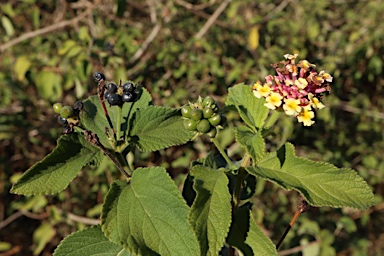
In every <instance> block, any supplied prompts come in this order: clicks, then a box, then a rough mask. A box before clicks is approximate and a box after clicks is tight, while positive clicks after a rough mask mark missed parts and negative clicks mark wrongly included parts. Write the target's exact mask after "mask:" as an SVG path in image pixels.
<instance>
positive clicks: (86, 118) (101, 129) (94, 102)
mask: <svg viewBox="0 0 384 256" xmlns="http://www.w3.org/2000/svg"><path fill="white" fill-rule="evenodd" d="M83 103H84V111H82V112H81V113H80V123H81V126H83V127H84V128H85V129H87V130H91V131H93V132H95V133H96V134H97V135H98V137H99V139H100V142H101V143H102V144H103V145H104V146H105V147H106V148H110V149H112V146H111V144H110V143H109V142H108V138H107V136H106V135H105V127H108V128H109V124H108V121H107V118H106V117H105V114H104V111H103V107H102V105H101V103H100V100H99V98H98V96H91V97H89V98H88V99H87V100H85V101H84V102H83ZM150 103H151V95H150V94H149V93H148V91H147V90H146V89H145V88H141V90H140V92H139V95H138V99H137V100H136V101H135V102H133V103H132V102H127V103H124V104H123V107H122V111H121V113H122V116H121V121H120V122H121V131H122V135H123V136H124V137H125V136H126V135H127V134H128V132H129V129H130V123H131V120H132V116H133V114H134V113H135V112H136V111H137V109H140V108H144V107H147V106H148V105H149V104H150ZM106 108H107V110H108V114H109V116H110V118H111V121H112V125H113V127H114V129H115V130H116V128H117V116H118V106H109V104H108V103H107V102H106ZM110 132H112V131H111V130H110Z"/></svg>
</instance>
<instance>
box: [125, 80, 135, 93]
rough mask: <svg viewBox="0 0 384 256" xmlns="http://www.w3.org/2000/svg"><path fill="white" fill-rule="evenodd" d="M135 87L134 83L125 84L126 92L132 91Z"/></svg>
mask: <svg viewBox="0 0 384 256" xmlns="http://www.w3.org/2000/svg"><path fill="white" fill-rule="evenodd" d="M133 89H135V87H134V86H133V83H131V82H127V83H125V84H124V85H123V90H124V92H132V91H133Z"/></svg>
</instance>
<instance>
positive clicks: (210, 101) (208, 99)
mask: <svg viewBox="0 0 384 256" xmlns="http://www.w3.org/2000/svg"><path fill="white" fill-rule="evenodd" d="M214 103H215V100H214V99H213V98H212V97H210V96H207V97H205V98H204V100H203V106H204V107H209V106H211V105H212V104H214Z"/></svg>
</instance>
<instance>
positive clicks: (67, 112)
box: [60, 106, 73, 119]
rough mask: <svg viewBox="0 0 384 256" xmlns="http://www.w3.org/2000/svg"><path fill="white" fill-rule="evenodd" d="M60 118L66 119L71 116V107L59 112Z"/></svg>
mask: <svg viewBox="0 0 384 256" xmlns="http://www.w3.org/2000/svg"><path fill="white" fill-rule="evenodd" d="M60 116H61V117H62V118H66V119H67V118H69V117H71V116H73V108H72V107H71V106H65V107H63V108H62V109H61V111H60Z"/></svg>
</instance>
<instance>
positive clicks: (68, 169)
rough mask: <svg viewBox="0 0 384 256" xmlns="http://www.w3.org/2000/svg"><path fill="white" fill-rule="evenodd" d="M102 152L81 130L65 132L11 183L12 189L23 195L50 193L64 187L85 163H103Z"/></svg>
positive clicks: (13, 191)
mask: <svg viewBox="0 0 384 256" xmlns="http://www.w3.org/2000/svg"><path fill="white" fill-rule="evenodd" d="M102 157H103V153H102V152H101V151H100V150H99V149H98V148H96V147H94V146H93V145H91V144H90V143H89V142H88V141H86V140H85V138H84V136H83V135H82V134H78V133H73V134H69V135H63V136H61V137H60V138H59V140H58V142H57V147H56V148H55V149H54V150H53V151H52V152H51V153H50V154H49V155H47V156H46V157H45V158H44V159H43V160H41V161H40V162H37V163H36V164H35V165H33V166H32V167H31V168H29V169H28V170H27V171H26V172H25V173H24V174H23V176H22V177H21V178H20V179H19V180H18V181H17V182H16V183H15V184H14V185H13V186H12V189H11V192H12V193H15V194H23V195H37V194H39V195H41V194H45V195H50V194H55V193H58V192H60V191H62V190H64V189H65V188H66V187H67V186H68V184H69V183H70V182H71V181H72V180H73V179H74V178H75V177H76V175H77V173H78V172H79V171H80V170H81V169H82V168H83V167H84V166H86V165H89V164H93V165H97V164H99V163H100V161H101V159H102Z"/></svg>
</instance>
